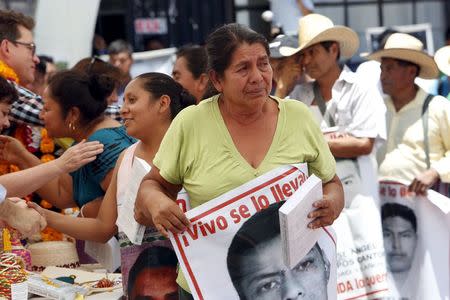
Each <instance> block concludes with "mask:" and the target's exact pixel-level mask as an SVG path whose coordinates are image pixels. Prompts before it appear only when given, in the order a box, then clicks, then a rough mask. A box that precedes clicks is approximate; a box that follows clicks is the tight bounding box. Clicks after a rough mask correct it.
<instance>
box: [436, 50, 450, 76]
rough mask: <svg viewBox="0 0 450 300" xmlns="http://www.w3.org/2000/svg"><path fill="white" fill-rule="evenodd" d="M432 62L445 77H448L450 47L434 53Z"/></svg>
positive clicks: (449, 72)
mask: <svg viewBox="0 0 450 300" xmlns="http://www.w3.org/2000/svg"><path fill="white" fill-rule="evenodd" d="M434 61H435V62H436V64H437V65H438V67H439V69H440V70H441V71H442V73H444V74H445V75H447V76H450V46H445V47H442V48H441V49H439V50H438V51H436V54H435V55H434Z"/></svg>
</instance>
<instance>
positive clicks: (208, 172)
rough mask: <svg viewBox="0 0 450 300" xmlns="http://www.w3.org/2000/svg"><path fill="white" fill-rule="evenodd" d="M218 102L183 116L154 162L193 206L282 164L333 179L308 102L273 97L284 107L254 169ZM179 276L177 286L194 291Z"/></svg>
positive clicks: (328, 154) (329, 158)
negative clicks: (304, 167) (302, 166)
mask: <svg viewBox="0 0 450 300" xmlns="http://www.w3.org/2000/svg"><path fill="white" fill-rule="evenodd" d="M218 99H219V97H218V96H214V97H212V98H209V99H207V100H204V101H202V102H200V104H198V105H197V106H191V107H188V108H186V109H184V110H183V111H182V112H180V113H179V114H178V115H177V117H176V118H175V119H174V120H173V122H172V124H171V125H170V128H169V130H168V131H167V133H166V135H165V136H164V139H163V141H162V143H161V146H160V148H159V151H158V153H157V154H156V156H155V159H154V161H153V163H154V165H155V166H156V167H157V168H158V169H159V170H160V174H161V176H162V177H163V178H164V179H165V180H167V181H168V182H170V183H172V184H181V185H183V187H184V188H185V189H186V191H187V193H188V195H189V199H190V202H191V207H192V208H194V207H196V206H199V205H201V204H203V203H205V202H207V201H208V200H211V199H214V198H216V197H218V196H220V195H222V194H224V193H226V192H228V191H230V190H232V189H234V188H236V187H239V186H241V185H242V184H244V183H246V182H248V181H250V180H252V179H254V178H256V177H258V176H260V175H262V174H264V173H266V172H268V171H271V170H273V169H275V168H277V167H279V166H283V165H289V164H296V163H303V162H306V163H308V169H309V173H310V174H315V175H316V176H318V177H319V178H321V179H322V181H323V182H327V181H329V180H331V179H332V178H333V176H334V175H335V173H336V172H335V167H336V165H335V161H334V158H333V156H332V154H331V152H330V150H329V148H328V144H327V143H326V142H325V140H324V138H323V134H322V132H321V131H320V129H319V127H318V126H317V125H316V122H315V120H314V119H313V116H312V114H311V113H310V112H309V109H308V108H307V107H306V106H305V105H304V104H302V103H301V102H299V101H296V100H280V99H278V98H275V97H273V98H272V99H273V100H274V101H276V102H277V103H278V108H279V115H278V123H277V128H276V131H275V135H274V137H273V141H272V145H271V146H270V148H269V151H268V152H267V154H266V156H265V158H264V160H263V161H262V162H261V164H260V165H259V167H258V168H256V169H255V168H253V167H252V166H251V165H250V164H249V163H248V162H247V161H246V160H245V159H244V158H243V157H242V156H241V154H240V153H239V152H238V150H237V149H236V147H235V145H234V143H233V140H232V138H231V136H230V133H229V132H228V129H227V127H226V125H225V122H224V120H223V118H222V115H221V113H220V110H219V105H218ZM180 275H181V276H180ZM180 275H179V276H178V279H177V282H178V284H179V285H180V286H181V287H182V288H183V289H185V290H187V291H189V289H188V286H187V283H186V280H185V278H184V276H182V274H181V272H180Z"/></svg>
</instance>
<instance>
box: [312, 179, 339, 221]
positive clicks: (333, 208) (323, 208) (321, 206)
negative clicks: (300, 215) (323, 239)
mask: <svg viewBox="0 0 450 300" xmlns="http://www.w3.org/2000/svg"><path fill="white" fill-rule="evenodd" d="M322 188H323V198H322V200H319V201H316V202H314V203H313V207H314V208H315V210H313V211H312V212H310V213H309V214H308V218H311V219H313V221H312V222H311V223H309V224H308V227H309V228H311V229H317V228H320V227H324V226H329V225H331V224H333V222H334V220H336V219H337V218H338V217H339V214H340V213H341V211H342V209H343V208H344V190H343V188H342V184H341V181H340V180H339V178H338V177H337V176H336V175H335V176H334V177H333V179H331V180H330V181H328V182H327V183H324V184H323V186H322Z"/></svg>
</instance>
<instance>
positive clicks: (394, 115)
mask: <svg viewBox="0 0 450 300" xmlns="http://www.w3.org/2000/svg"><path fill="white" fill-rule="evenodd" d="M368 58H369V59H373V60H377V61H381V75H380V78H381V84H382V88H383V92H384V93H385V94H386V95H387V96H386V98H385V104H386V107H387V114H386V125H387V131H388V138H387V143H386V145H384V146H383V147H381V148H380V149H379V152H378V154H377V156H378V161H379V163H380V169H379V176H380V179H381V180H394V181H399V182H401V183H404V184H408V185H409V190H410V191H412V192H415V193H417V194H425V193H426V191H427V189H428V188H430V187H431V186H432V185H434V184H435V183H436V182H437V180H438V179H441V180H442V181H443V182H450V102H448V100H446V99H445V98H444V97H442V96H431V95H430V96H428V94H427V93H426V92H425V91H424V90H423V89H422V88H420V87H419V86H417V85H416V84H415V83H414V80H415V78H416V77H421V78H424V79H434V78H437V77H438V75H439V70H438V67H437V65H436V63H435V62H434V60H433V57H431V56H429V55H428V54H427V53H425V52H424V51H423V44H422V42H421V41H420V40H418V39H416V38H415V37H413V36H411V35H408V34H404V33H395V34H392V35H391V36H390V37H389V38H388V40H387V41H386V45H385V47H384V49H382V50H379V51H376V52H374V53H372V54H371V55H369V56H368Z"/></svg>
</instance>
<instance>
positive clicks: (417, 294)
mask: <svg viewBox="0 0 450 300" xmlns="http://www.w3.org/2000/svg"><path fill="white" fill-rule="evenodd" d="M380 200H381V203H382V205H381V219H382V226H383V238H384V247H385V252H386V261H387V266H388V276H387V278H388V283H389V293H388V298H389V299H395V300H397V299H402V300H403V299H448V297H449V278H450V277H449V227H448V217H449V201H450V199H448V198H447V197H444V196H443V195H441V194H439V193H436V192H435V191H432V190H429V191H428V194H427V196H426V197H423V196H416V195H415V194H413V193H410V192H408V186H407V185H403V184H401V183H398V182H388V181H382V182H380Z"/></svg>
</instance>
